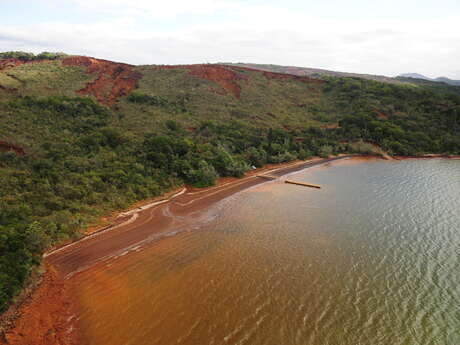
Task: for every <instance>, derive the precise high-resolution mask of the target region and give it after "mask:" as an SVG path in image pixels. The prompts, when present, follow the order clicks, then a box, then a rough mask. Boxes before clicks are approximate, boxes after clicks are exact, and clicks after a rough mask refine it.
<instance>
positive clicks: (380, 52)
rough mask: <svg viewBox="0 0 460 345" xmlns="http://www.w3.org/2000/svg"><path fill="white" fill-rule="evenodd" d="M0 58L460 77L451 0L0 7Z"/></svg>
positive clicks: (121, 1) (455, 8)
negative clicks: (62, 56)
mask: <svg viewBox="0 0 460 345" xmlns="http://www.w3.org/2000/svg"><path fill="white" fill-rule="evenodd" d="M0 15H1V24H0V51H10V50H22V51H31V52H34V53H38V52H41V51H53V52H66V53H69V54H78V55H87V56H94V57H98V58H103V59H108V60H113V61H120V62H127V63H131V64H189V63H215V62H251V63H270V64H279V65H291V66H301V67H313V68H325V69H330V70H335V71H343V72H355V73H369V74H381V75H387V76H395V75H398V74H400V73H408V72H418V73H422V74H425V75H427V76H429V77H439V76H446V77H449V78H453V79H460V29H459V27H460V25H459V24H460V1H458V0H437V1H436V0H417V1H415V0H399V1H396V0H386V1H381V0H379V1H375V0H348V1H344V0H341V1H340V0H315V1H312V0H303V1H302V0H284V1H275V0H263V1H262V0H245V1H243V0H193V1H190V0H189V1H184V0H163V1H156V0H129V1H128V0H14V1H11V0H0Z"/></svg>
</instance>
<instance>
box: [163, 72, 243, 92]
mask: <svg viewBox="0 0 460 345" xmlns="http://www.w3.org/2000/svg"><path fill="white" fill-rule="evenodd" d="M158 68H159V69H175V68H182V69H187V70H188V71H189V74H190V75H193V76H195V77H199V78H203V79H206V80H209V81H212V82H214V83H216V84H218V85H219V86H221V87H222V88H223V90H224V91H225V93H230V94H232V95H233V96H235V97H236V98H240V95H241V87H240V85H239V84H238V80H241V79H246V78H245V77H244V76H242V75H240V74H238V73H236V72H234V71H232V70H231V69H230V68H227V67H226V66H222V65H176V66H174V65H171V66H160V67H158ZM213 91H214V92H216V93H221V91H220V90H215V89H213Z"/></svg>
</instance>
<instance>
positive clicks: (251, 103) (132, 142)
mask: <svg viewBox="0 0 460 345" xmlns="http://www.w3.org/2000/svg"><path fill="white" fill-rule="evenodd" d="M0 58H1V59H0V178H1V181H2V183H1V185H0V253H2V255H1V256H0V311H1V310H4V309H5V308H6V307H7V305H8V303H9V301H10V300H11V299H12V298H13V297H14V296H15V295H16V294H17V292H18V291H19V290H20V288H21V287H22V286H23V284H24V282H25V281H26V280H27V277H29V275H30V272H31V270H32V269H33V267H34V266H35V265H36V264H38V263H39V262H40V257H41V254H42V252H43V251H44V250H45V249H46V248H49V247H50V246H52V245H53V244H56V243H61V242H63V241H68V240H70V239H73V238H76V237H78V236H80V232H79V230H81V229H83V228H84V227H85V226H86V225H88V224H89V223H91V222H94V221H95V220H97V219H98V218H99V217H100V216H102V215H104V214H108V213H109V212H110V211H112V210H115V209H120V208H124V207H127V206H128V205H130V204H131V203H133V202H135V201H138V200H142V199H147V198H150V197H154V196H157V195H160V194H162V193H164V192H166V191H168V190H170V189H172V188H174V187H176V186H179V185H182V184H184V183H187V184H192V185H195V186H198V187H202V186H208V185H212V184H213V183H214V181H215V180H216V178H217V177H219V176H237V177H238V176H242V175H243V174H244V172H245V171H247V170H248V169H250V167H251V166H257V167H259V166H262V165H264V164H267V163H279V162H285V161H290V160H294V159H297V158H299V159H305V158H307V157H309V156H312V155H320V156H328V155H331V154H338V153H344V152H361V153H370V152H372V151H373V150H375V148H374V145H370V144H369V143H372V144H376V145H378V146H380V147H381V148H382V149H383V150H385V151H387V152H389V153H390V154H402V155H419V154H424V153H443V154H460V135H459V131H460V96H459V93H458V92H457V89H456V88H455V87H452V88H450V87H448V86H445V87H443V89H442V92H441V91H439V90H433V88H432V87H425V86H423V85H411V84H408V85H406V84H402V85H394V84H388V83H380V82H377V81H373V80H364V79H359V78H335V77H327V78H325V79H323V80H319V79H314V78H310V77H302V76H293V75H287V74H277V73H270V72H264V71H257V70H251V69H248V68H242V67H235V66H223V65H189V66H130V65H126V64H121V63H113V62H110V61H105V60H98V59H93V58H86V57H73V56H66V55H64V54H57V55H55V54H50V53H46V54H41V55H39V56H34V55H30V54H28V55H27V54H24V53H5V54H0Z"/></svg>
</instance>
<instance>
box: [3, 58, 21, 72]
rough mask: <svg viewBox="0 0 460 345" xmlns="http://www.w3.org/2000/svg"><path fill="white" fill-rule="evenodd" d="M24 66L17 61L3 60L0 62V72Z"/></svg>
mask: <svg viewBox="0 0 460 345" xmlns="http://www.w3.org/2000/svg"><path fill="white" fill-rule="evenodd" d="M22 64H24V62H23V61H21V60H18V59H3V60H0V71H3V70H5V69H8V68H13V67H16V66H20V65H22Z"/></svg>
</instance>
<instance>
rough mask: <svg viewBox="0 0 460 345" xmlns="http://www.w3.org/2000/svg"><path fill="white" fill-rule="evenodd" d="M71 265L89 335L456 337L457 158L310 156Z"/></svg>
mask: <svg viewBox="0 0 460 345" xmlns="http://www.w3.org/2000/svg"><path fill="white" fill-rule="evenodd" d="M289 178H290V179H297V180H300V181H309V182H312V183H318V184H321V185H323V186H324V188H323V189H321V190H312V189H307V188H302V187H299V186H293V185H286V184H284V183H280V182H275V183H267V184H264V185H261V186H258V187H255V188H253V189H251V190H248V191H244V192H242V193H240V194H238V195H236V196H234V197H232V198H230V199H227V200H225V201H223V202H221V203H220V204H219V207H218V209H216V208H214V209H213V210H210V211H209V212H210V215H215V214H218V216H217V218H215V219H213V220H212V221H211V222H210V223H208V224H206V225H203V226H202V227H201V228H200V229H198V230H194V231H190V232H185V233H180V234H178V235H176V236H171V237H169V238H166V239H163V240H161V241H159V242H157V243H156V244H154V245H151V246H149V247H147V248H144V249H142V250H140V251H139V252H135V253H129V254H127V255H125V256H123V257H121V258H118V259H116V260H113V261H111V262H109V263H107V265H106V266H104V267H99V268H94V269H92V270H89V271H86V272H83V273H81V274H79V275H77V276H76V277H74V278H72V279H73V281H74V282H75V284H76V289H75V290H76V293H77V297H78V299H79V301H80V303H81V306H82V310H81V315H80V319H79V323H80V326H81V329H82V332H83V335H84V338H85V341H86V343H87V344H92V345H93V344H97V345H127V344H134V345H153V344H159V345H170V344H187V345H188V344H193V345H195V344H196V345H207V344H216V345H220V344H252V345H258V344H267V345H281V344H286V345H291V344H292V345H294V344H315V345H323V344H334V345H339V344H340V345H348V344H349V345H359V344H363V345H364V344H366V345H368V344H372V345H374V344H389V345H390V344H391V345H397V344H405V345H409V344H410V345H412V344H414V345H415V344H418V345H420V344H439V345H450V344H452V345H455V344H460V273H459V268H460V161H458V160H457V161H455V160H438V159H433V160H424V161H421V160H407V161H400V162H383V161H369V162H362V163H359V164H343V163H342V164H337V165H332V166H331V167H328V168H324V167H321V168H313V169H310V170H307V171H304V172H301V173H297V174H295V175H294V176H290V177H289Z"/></svg>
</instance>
